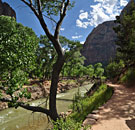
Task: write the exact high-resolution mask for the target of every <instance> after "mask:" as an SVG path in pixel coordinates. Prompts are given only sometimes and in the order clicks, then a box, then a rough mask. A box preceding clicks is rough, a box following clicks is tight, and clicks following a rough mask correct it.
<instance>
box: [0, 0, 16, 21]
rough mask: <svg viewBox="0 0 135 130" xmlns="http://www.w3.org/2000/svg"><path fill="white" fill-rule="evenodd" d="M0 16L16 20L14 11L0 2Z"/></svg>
mask: <svg viewBox="0 0 135 130" xmlns="http://www.w3.org/2000/svg"><path fill="white" fill-rule="evenodd" d="M0 15H6V16H11V17H14V18H16V13H15V11H14V10H13V9H12V8H11V7H10V6H9V5H8V4H7V3H5V2H2V1H1V0H0Z"/></svg>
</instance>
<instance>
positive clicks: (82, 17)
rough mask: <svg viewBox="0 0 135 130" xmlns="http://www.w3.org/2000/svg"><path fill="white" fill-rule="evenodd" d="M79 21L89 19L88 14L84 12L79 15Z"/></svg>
mask: <svg viewBox="0 0 135 130" xmlns="http://www.w3.org/2000/svg"><path fill="white" fill-rule="evenodd" d="M79 19H81V20H83V19H88V12H83V13H81V14H80V15H79Z"/></svg>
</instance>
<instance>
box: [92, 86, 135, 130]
mask: <svg viewBox="0 0 135 130" xmlns="http://www.w3.org/2000/svg"><path fill="white" fill-rule="evenodd" d="M108 85H110V86H112V87H114V90H115V91H114V95H113V96H112V98H111V99H110V100H109V101H108V102H107V103H106V104H105V105H104V106H103V109H101V110H100V113H99V116H100V118H99V120H98V121H97V123H96V124H95V125H93V126H92V130H135V87H134V88H125V87H124V86H122V85H113V84H108Z"/></svg>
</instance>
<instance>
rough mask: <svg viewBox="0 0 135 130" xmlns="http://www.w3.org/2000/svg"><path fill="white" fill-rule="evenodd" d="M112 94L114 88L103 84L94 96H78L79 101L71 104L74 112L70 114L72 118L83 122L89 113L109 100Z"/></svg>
mask: <svg viewBox="0 0 135 130" xmlns="http://www.w3.org/2000/svg"><path fill="white" fill-rule="evenodd" d="M112 94H113V88H111V87H108V86H107V85H105V84H103V85H101V86H100V87H99V89H98V90H97V91H96V92H95V93H94V94H93V95H92V96H90V97H85V98H81V99H80V98H78V99H79V101H78V102H77V103H76V104H75V105H74V104H73V105H72V106H71V108H72V109H73V111H74V112H73V113H72V114H71V115H70V118H72V119H74V120H75V121H76V122H82V121H83V120H84V119H85V118H86V116H87V115H88V114H89V113H91V112H92V111H93V110H95V109H97V108H98V107H99V106H101V105H103V104H104V103H105V102H106V101H108V100H109V99H110V98H111V96H112Z"/></svg>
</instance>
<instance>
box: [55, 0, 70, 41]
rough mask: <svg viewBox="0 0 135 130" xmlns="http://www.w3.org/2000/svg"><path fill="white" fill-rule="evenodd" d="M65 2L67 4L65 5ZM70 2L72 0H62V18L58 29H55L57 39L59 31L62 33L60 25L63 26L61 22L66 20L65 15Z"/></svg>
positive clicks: (57, 26)
mask: <svg viewBox="0 0 135 130" xmlns="http://www.w3.org/2000/svg"><path fill="white" fill-rule="evenodd" d="M64 3H65V5H64ZM69 4H70V0H67V2H65V0H64V1H63V2H62V6H61V10H60V19H59V21H58V23H57V25H56V30H55V33H54V37H55V38H56V39H59V33H60V27H61V24H62V22H63V20H64V17H65V16H66V11H67V8H68V6H69Z"/></svg>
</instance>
